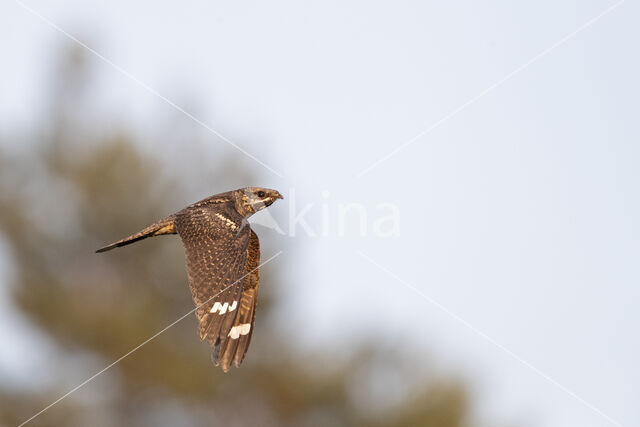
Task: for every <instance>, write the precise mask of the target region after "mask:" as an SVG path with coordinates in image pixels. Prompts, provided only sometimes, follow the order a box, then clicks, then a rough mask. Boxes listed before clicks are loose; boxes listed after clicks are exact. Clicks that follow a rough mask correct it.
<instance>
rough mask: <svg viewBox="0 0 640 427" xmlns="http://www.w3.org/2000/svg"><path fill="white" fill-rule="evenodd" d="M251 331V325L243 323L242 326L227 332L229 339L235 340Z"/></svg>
mask: <svg viewBox="0 0 640 427" xmlns="http://www.w3.org/2000/svg"><path fill="white" fill-rule="evenodd" d="M250 330H251V323H245V324H243V325H238V326H234V327H233V328H231V330H230V331H229V336H230V337H231V339H234V340H237V339H238V338H240V335H247V334H248V333H249V331H250Z"/></svg>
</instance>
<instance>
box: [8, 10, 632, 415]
mask: <svg viewBox="0 0 640 427" xmlns="http://www.w3.org/2000/svg"><path fill="white" fill-rule="evenodd" d="M24 4H25V5H26V6H28V7H29V8H33V9H34V10H35V11H36V12H37V13H39V14H41V15H42V16H44V17H46V19H49V20H50V21H51V22H52V23H54V24H55V25H57V26H59V27H60V28H61V29H63V30H64V31H67V32H69V33H70V34H72V35H73V36H74V37H77V38H78V39H79V40H81V41H82V42H83V43H86V44H87V45H89V46H90V47H91V48H93V49H95V50H96V51H97V52H99V53H100V54H102V55H104V57H106V58H108V60H110V61H112V62H113V64H115V66H116V67H119V68H120V70H118V69H116V68H114V67H113V66H111V65H109V64H107V63H106V62H104V61H102V60H100V59H98V58H95V57H94V59H93V60H92V62H91V66H92V67H94V69H95V70H97V71H98V73H99V81H98V85H99V86H98V90H99V93H100V100H101V102H102V104H103V105H104V108H105V111H108V112H109V114H110V115H111V116H114V115H115V116H117V117H120V118H121V119H122V121H124V122H125V123H127V124H129V125H130V126H131V127H132V128H134V129H136V130H138V131H139V132H141V133H153V129H150V126H151V125H152V124H153V123H156V122H157V120H158V117H168V116H171V115H175V111H174V109H173V107H172V106H170V105H169V104H168V103H167V102H166V100H163V99H161V98H159V97H158V96H156V95H154V94H152V93H150V91H149V90H148V89H146V88H145V87H144V86H145V85H146V86H147V88H152V89H153V90H155V91H157V92H158V93H159V94H161V95H162V97H165V98H167V99H168V100H170V101H171V102H174V103H175V104H177V105H179V106H180V107H183V108H185V109H186V110H188V111H190V112H191V113H192V114H193V115H194V116H195V117H196V118H197V119H198V120H200V121H202V123H204V124H206V125H207V126H209V127H210V128H212V129H215V130H216V131H217V132H219V133H221V134H222V135H224V136H225V137H226V138H229V139H230V140H231V141H233V142H234V143H237V144H238V145H239V146H241V147H242V148H243V149H244V150H246V151H247V152H249V153H251V155H252V156H254V157H256V158H257V159H259V160H260V161H261V162H263V163H265V164H266V165H268V166H269V167H270V168H271V169H273V170H275V171H276V172H278V173H279V174H280V175H282V176H281V177H280V176H277V175H276V174H274V173H272V172H271V171H270V170H268V169H267V168H264V167H262V166H261V165H259V164H257V163H256V162H255V161H254V160H253V159H251V158H249V157H246V165H245V166H248V167H255V168H257V171H258V173H259V174H260V176H261V177H262V179H263V180H264V181H263V182H261V183H259V184H260V185H261V186H266V187H273V188H277V189H279V190H280V191H281V192H282V193H283V194H285V197H287V195H291V193H292V191H293V193H295V196H294V197H295V200H296V204H298V205H304V204H307V203H312V204H313V206H312V207H311V208H310V214H309V215H308V217H307V220H308V222H309V224H310V226H311V227H313V228H314V229H315V230H320V229H321V227H322V221H323V220H322V215H323V214H322V212H323V211H322V205H323V204H324V205H326V206H327V209H328V210H329V213H330V217H329V218H330V220H329V235H328V236H325V237H322V236H320V237H315V238H310V237H308V236H306V235H305V234H304V232H302V231H300V230H299V229H298V230H297V231H299V233H298V234H297V235H296V236H295V237H291V236H283V237H282V238H279V239H278V240H277V241H278V242H285V243H283V245H284V253H283V255H282V257H280V258H279V260H278V262H281V263H285V264H286V265H287V268H286V271H287V281H288V285H289V286H290V290H291V294H292V295H293V296H292V302H293V301H295V302H296V304H295V308H293V306H294V304H291V306H292V308H291V309H290V311H289V312H287V315H288V316H294V317H296V318H298V319H304V320H305V322H307V323H306V324H305V326H306V327H308V328H309V330H310V331H312V333H305V334H304V336H303V334H301V333H300V331H298V330H296V329H295V328H296V327H297V326H299V325H291V333H292V335H293V336H296V337H299V340H300V344H301V345H318V343H330V344H332V345H336V348H337V344H335V342H336V341H339V342H348V341H349V340H351V339H352V338H353V337H354V336H357V337H365V336H371V337H378V336H379V337H382V339H383V340H385V341H387V342H388V341H391V342H395V341H397V342H398V343H400V344H402V345H417V346H419V347H420V348H423V349H424V351H425V354H428V359H425V363H428V364H429V366H427V368H430V367H431V366H433V368H434V369H438V370H445V371H449V372H453V373H456V374H460V375H462V376H464V378H466V379H467V380H468V381H469V382H470V383H471V384H472V386H473V392H474V395H473V397H474V399H475V403H476V408H475V410H476V411H477V415H478V419H480V420H481V421H485V422H486V423H494V422H495V423H517V424H518V425H523V426H542V427H567V426H611V425H616V424H615V423H614V422H612V420H614V421H615V422H618V423H619V424H621V425H624V426H632V425H639V424H640V412H639V411H638V409H637V402H638V401H640V392H638V386H637V384H638V383H640V370H639V369H638V368H637V360H639V359H640V346H639V345H638V338H637V337H638V326H637V325H638V324H639V323H640V315H638V311H637V309H636V306H637V303H638V301H639V297H640V291H638V283H639V282H640V280H639V279H640V271H639V270H638V255H640V243H639V242H640V226H639V225H638V218H640V201H639V197H638V194H639V192H638V184H639V181H640V173H639V172H638V170H639V169H638V160H640V147H639V145H638V144H639V142H640V138H639V137H640V131H639V130H638V126H637V117H638V106H637V99H638V97H639V95H640V85H639V83H638V76H639V75H640V62H639V61H638V55H637V42H638V40H639V37H640V29H639V27H638V25H637V22H638V12H639V7H638V5H637V3H634V2H629V1H628V2H624V3H619V4H618V3H616V2H614V1H600V0H599V1H561V2H557V1H546V0H545V1H537V2H528V3H526V4H525V3H524V2H517V3H514V2H509V1H491V2H481V3H480V2H471V1H446V2H445V1H440V2H417V1H402V2H388V3H383V2H366V1H358V2H338V1H322V2H312V3H308V4H303V3H302V2H294V1H291V2H286V1H278V0H276V1H271V2H258V1H243V2H219V1H212V2H196V1H192V0H188V1H184V2H180V3H179V4H178V3H175V2H156V1H129V2H124V1H112V2H102V3H100V4H95V3H93V2H91V3H89V2H81V1H64V0H61V1H55V2H53V1H42V0H25V2H24ZM612 7H613V8H612ZM605 11H608V12H607V13H606V14H604V15H602V16H601V14H602V13H603V12H605ZM594 18H595V20H594ZM585 24H588V26H586V27H585ZM0 28H2V30H1V31H2V34H3V37H0V54H1V55H2V71H1V74H0V75H1V76H2V78H1V79H0V94H1V95H0V133H2V134H10V133H11V132H13V131H15V130H18V129H20V128H22V127H24V126H28V125H29V124H30V123H33V121H34V120H36V119H37V118H38V117H39V112H40V111H41V110H42V108H44V107H43V105H42V104H41V102H42V99H43V96H42V92H43V91H45V90H46V89H47V87H48V81H47V80H46V77H47V74H48V73H49V72H50V63H51V62H52V60H54V59H55V55H56V54H58V53H59V48H60V46H63V45H64V44H65V43H66V42H68V39H67V38H66V36H65V35H63V34H61V33H60V32H59V31H57V30H55V29H53V28H52V27H51V26H48V25H47V24H46V23H45V22H43V20H42V19H40V18H39V17H37V16H35V15H34V14H33V13H31V12H29V11H28V10H26V9H25V8H24V7H22V6H21V5H20V3H17V2H14V1H7V2H4V3H2V5H0ZM577 30H578V32H577V33H576V31H577ZM567 36H569V37H568V38H567ZM540 54H542V56H540ZM123 70H124V71H125V72H126V73H129V75H130V76H132V77H133V79H132V78H130V77H127V76H126V75H125V74H123V72H122V71H123ZM184 120H185V123H186V125H189V126H194V128H198V126H199V125H197V124H195V123H194V122H193V121H192V119H191V118H188V117H186V116H185V117H184ZM434 125H435V127H433V126H434ZM431 128H432V130H431V131H429V132H428V133H427V134H425V135H423V136H422V137H420V138H417V139H416V140H415V141H414V142H412V143H409V144H408V145H406V146H405V148H404V149H402V150H400V151H399V152H397V154H395V155H393V156H391V157H390V158H388V159H387V160H385V161H382V162H381V163H379V164H378V165H377V166H376V167H374V168H372V169H371V170H370V171H369V172H368V173H366V174H365V175H363V176H362V177H360V178H358V177H357V174H358V173H359V172H361V171H363V170H365V169H366V168H368V167H369V166H370V165H372V164H373V163H374V162H376V161H378V160H379V159H382V158H385V157H386V156H387V155H388V154H389V153H391V152H392V151H393V150H394V149H395V148H397V147H399V146H401V145H402V144H403V143H405V142H407V141H410V140H411V139H412V138H414V137H415V136H416V135H419V134H421V133H422V132H425V131H427V130H428V129H431ZM199 132H200V134H201V136H202V139H203V140H204V141H207V143H206V145H205V146H201V147H200V146H193V142H190V141H184V144H185V147H188V148H189V149H191V150H218V151H220V150H227V151H228V150H235V148H233V147H231V146H230V145H229V144H228V143H227V142H225V141H223V140H221V139H220V138H218V137H217V136H215V135H213V134H212V133H211V132H210V131H209V130H207V129H205V128H203V127H200V131H199ZM189 144H192V145H191V146H189ZM256 184H258V183H256ZM212 190H219V191H224V190H226V189H218V188H212ZM323 191H327V192H328V196H327V193H325V196H323ZM212 192H214V191H212ZM215 192H217V191H215ZM285 202H286V203H282V204H281V205H279V206H278V207H276V206H274V209H271V210H273V216H274V218H275V219H276V221H278V222H279V224H280V225H281V227H282V228H283V229H284V230H287V229H288V221H289V217H290V212H289V209H290V205H289V203H290V198H288V199H287V200H285ZM340 203H342V204H347V203H360V204H362V205H363V206H364V207H365V208H366V210H367V215H368V218H367V220H368V229H369V230H371V229H372V228H373V223H374V221H375V219H376V218H378V217H379V216H380V211H379V210H378V209H377V208H376V206H377V205H379V204H381V203H391V204H393V205H395V206H397V207H398V209H399V212H400V235H399V236H397V237H390V238H379V237H376V236H374V235H373V234H372V233H369V235H368V236H366V237H361V236H359V233H358V232H359V224H358V222H357V220H356V217H355V215H354V216H353V217H349V218H350V220H349V221H347V233H346V234H347V236H346V237H339V236H338V235H337V223H336V215H337V213H336V212H337V209H338V208H337V206H338V204H340ZM297 209H299V207H298V208H297ZM270 232H273V231H272V230H269V229H263V230H261V233H262V234H265V233H270ZM361 254H364V256H363V255H361ZM268 256H270V254H265V255H264V257H265V258H266V257H268ZM371 260H373V261H374V262H375V263H377V264H379V266H380V267H381V268H379V267H377V266H376V265H374V264H373V263H372V262H371ZM4 276H7V275H6V274H5V275H4ZM2 279H3V280H7V277H2ZM406 285H409V286H411V287H414V288H416V289H417V290H418V291H419V293H420V294H421V295H422V296H424V298H423V297H422V296H420V295H419V294H418V293H416V292H414V291H413V290H411V289H409V288H408V287H406ZM429 299H430V300H431V301H429ZM354 300H357V301H358V304H356V306H355V307H354V304H353V301H354ZM433 302H435V303H436V304H434V303H433ZM5 316H6V315H5ZM11 319H13V320H12V321H15V316H14V317H11ZM461 319H462V321H461ZM3 323H4V322H3ZM0 336H2V337H3V338H2V339H3V340H7V339H11V340H14V339H15V336H12V332H11V330H10V328H7V327H6V326H0ZM2 347H3V348H2V349H0V372H2V371H3V370H7V369H10V368H9V367H10V366H14V365H12V364H16V365H15V366H18V365H19V364H18V360H20V359H21V357H20V352H21V351H22V352H23V353H24V354H26V353H28V345H25V343H20V345H19V346H17V348H14V349H13V350H12V353H9V352H8V351H7V350H6V349H5V348H4V347H5V346H2ZM21 349H23V350H21ZM25 363H26V362H25ZM34 363H35V362H34ZM2 365H4V366H5V367H4V368H3V366H2ZM90 374H91V373H88V375H90ZM88 375H87V376H88ZM594 408H595V409H594Z"/></svg>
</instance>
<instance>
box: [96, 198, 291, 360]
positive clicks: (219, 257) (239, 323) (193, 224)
mask: <svg viewBox="0 0 640 427" xmlns="http://www.w3.org/2000/svg"><path fill="white" fill-rule="evenodd" d="M276 199H282V196H281V195H280V193H278V192H277V191H276V190H270V189H268V188H257V187H247V188H241V189H239V190H235V191H229V192H227V193H221V194H216V195H215V196H211V197H208V198H206V199H204V200H201V201H199V202H197V203H194V204H192V205H190V206H187V207H186V208H184V209H182V210H181V211H180V212H178V213H175V214H173V215H170V216H168V217H166V218H164V219H161V220H160V221H158V222H156V223H154V224H152V225H150V226H148V227H147V228H145V229H144V230H142V231H140V232H139V233H136V234H133V235H131V236H129V237H126V238H124V239H122V240H119V241H117V242H115V243H112V244H110V245H108V246H105V247H104V248H101V249H98V250H97V251H96V252H104V251H108V250H110V249H113V248H117V247H119V246H124V245H128V244H130V243H133V242H137V241H138V240H142V239H146V238H147V237H152V236H160V235H163V234H178V235H179V236H180V238H181V239H182V243H183V244H184V247H185V252H186V258H187V275H188V276H189V286H190V288H191V294H192V295H193V300H194V302H195V303H196V307H197V309H196V315H197V316H198V320H199V321H200V328H199V329H200V339H203V340H204V339H205V338H206V339H207V340H208V341H209V344H211V345H212V346H213V354H212V359H213V361H214V363H215V364H216V366H220V365H222V369H224V371H225V372H226V371H228V370H229V368H230V367H231V364H232V363H235V365H236V367H239V366H240V363H241V362H242V360H243V359H244V356H245V354H246V352H247V349H248V348H249V342H250V341H251V335H252V333H253V324H254V320H255V315H256V301H257V298H258V284H259V283H258V282H259V280H260V272H259V269H258V266H259V264H260V242H259V241H258V236H257V235H256V233H254V232H253V230H251V227H249V223H248V222H247V218H248V217H250V216H251V215H253V214H254V213H256V212H258V211H259V210H261V209H264V208H266V207H267V206H269V205H271V204H272V203H273V202H275V201H276Z"/></svg>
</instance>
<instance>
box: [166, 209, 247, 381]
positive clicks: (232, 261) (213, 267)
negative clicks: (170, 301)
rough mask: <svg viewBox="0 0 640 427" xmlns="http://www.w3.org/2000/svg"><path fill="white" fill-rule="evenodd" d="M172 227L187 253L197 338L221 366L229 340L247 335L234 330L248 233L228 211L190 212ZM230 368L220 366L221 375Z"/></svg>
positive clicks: (194, 210)
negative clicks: (174, 227) (196, 320)
mask: <svg viewBox="0 0 640 427" xmlns="http://www.w3.org/2000/svg"><path fill="white" fill-rule="evenodd" d="M175 224H176V230H177V231H178V234H179V235H180V238H181V239H182V242H183V244H184V247H185V251H186V264H187V274H188V276H189V286H190V288H191V294H192V296H193V300H194V302H195V303H196V307H197V309H196V315H197V316H198V320H199V321H200V326H199V330H200V338H201V339H205V338H206V339H207V340H208V341H209V343H210V344H211V345H212V346H214V350H213V359H214V362H215V363H216V365H219V364H220V363H221V362H223V360H222V356H224V355H225V354H226V349H227V347H228V346H227V342H228V341H229V340H232V341H238V338H239V336H244V335H247V334H248V332H249V331H248V330H247V331H246V332H245V331H244V330H243V329H242V328H236V329H234V327H235V323H236V319H237V318H238V315H239V313H240V312H241V310H240V308H241V306H242V303H243V300H242V295H243V285H244V284H245V283H246V282H247V281H248V278H249V275H248V274H247V272H248V270H247V268H248V267H247V266H248V259H249V256H248V254H249V250H248V249H249V247H250V240H251V233H252V231H251V229H250V228H249V226H248V225H247V224H243V223H242V218H241V217H240V216H239V215H238V214H237V213H236V214H235V215H234V213H233V212H232V211H230V210H227V209H221V210H220V211H213V210H211V209H206V208H205V209H200V208H191V209H188V210H185V211H183V212H180V213H179V214H177V215H176V220H175ZM236 335H238V336H236ZM230 366H231V363H228V364H225V363H223V364H222V367H223V369H224V370H225V371H227V370H228V369H229V367H230Z"/></svg>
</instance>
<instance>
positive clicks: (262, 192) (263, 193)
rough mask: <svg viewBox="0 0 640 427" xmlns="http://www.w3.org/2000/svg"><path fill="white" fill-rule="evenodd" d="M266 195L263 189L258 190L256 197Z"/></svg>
mask: <svg viewBox="0 0 640 427" xmlns="http://www.w3.org/2000/svg"><path fill="white" fill-rule="evenodd" d="M264 196H266V194H265V192H264V191H258V197H264Z"/></svg>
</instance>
